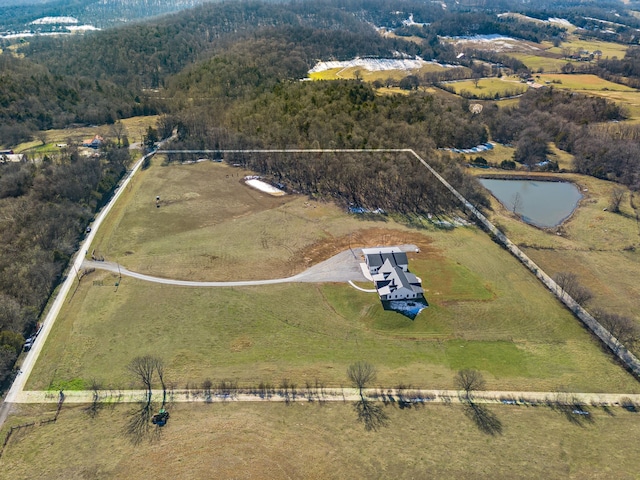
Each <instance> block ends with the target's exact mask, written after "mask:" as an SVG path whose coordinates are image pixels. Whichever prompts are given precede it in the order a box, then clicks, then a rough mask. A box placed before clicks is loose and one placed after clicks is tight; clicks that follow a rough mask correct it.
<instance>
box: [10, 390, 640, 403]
mask: <svg viewBox="0 0 640 480" xmlns="http://www.w3.org/2000/svg"><path fill="white" fill-rule="evenodd" d="M363 394H364V395H365V397H366V398H368V399H369V400H379V401H385V402H402V401H406V402H408V403H444V404H450V403H466V402H468V400H467V397H466V394H464V393H463V392H461V391H459V390H431V389H421V388H412V387H408V388H406V389H403V390H398V389H394V388H390V389H383V388H367V389H364V390H363ZM61 395H62V397H63V400H64V402H65V403H73V404H89V403H109V404H118V403H139V402H141V401H144V400H145V399H146V391H145V390H117V389H114V390H97V391H93V390H72V391H67V392H58V391H46V390H45V391H23V392H21V393H20V394H19V395H18V397H17V398H16V400H15V403H58V402H59V401H60V396H61ZM471 399H472V400H473V402H474V403H484V404H504V405H546V404H549V405H575V406H585V407H586V406H590V405H591V406H621V405H626V404H627V403H629V402H632V403H633V404H634V405H640V394H624V393H585V392H582V393H573V392H558V391H556V392H521V391H474V392H472V393H471ZM162 400H163V392H162V390H159V389H158V390H154V391H153V395H152V401H153V402H157V403H161V402H162ZM358 400H360V393H359V390H358V389H357V388H331V387H326V388H311V389H309V390H308V389H306V388H302V387H301V388H299V389H296V390H295V392H294V391H291V390H288V391H287V393H285V392H283V391H280V390H277V389H276V390H273V391H270V392H266V391H259V390H257V389H256V390H253V391H250V390H249V389H232V390H225V391H224V392H218V391H216V389H215V388H213V389H212V391H211V393H205V392H204V391H203V390H181V389H177V390H168V391H167V403H169V404H171V403H197V402H205V403H224V402H229V403H233V402H257V403H261V402H294V401H297V402H313V401H317V402H355V401H358Z"/></svg>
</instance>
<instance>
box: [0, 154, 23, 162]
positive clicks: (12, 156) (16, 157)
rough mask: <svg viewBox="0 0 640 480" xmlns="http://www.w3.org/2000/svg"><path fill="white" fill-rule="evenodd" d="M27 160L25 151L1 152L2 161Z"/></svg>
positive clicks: (0, 160) (0, 158) (0, 159)
mask: <svg viewBox="0 0 640 480" xmlns="http://www.w3.org/2000/svg"><path fill="white" fill-rule="evenodd" d="M26 160H27V157H26V155H24V154H23V153H2V154H0V163H11V162H15V163H18V162H24V161H26Z"/></svg>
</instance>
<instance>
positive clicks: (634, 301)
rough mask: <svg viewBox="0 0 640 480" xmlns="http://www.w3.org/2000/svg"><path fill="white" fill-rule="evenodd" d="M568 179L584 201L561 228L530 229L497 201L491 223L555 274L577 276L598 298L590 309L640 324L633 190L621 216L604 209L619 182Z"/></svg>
mask: <svg viewBox="0 0 640 480" xmlns="http://www.w3.org/2000/svg"><path fill="white" fill-rule="evenodd" d="M483 173H486V171H485V172H483ZM500 173H501V174H503V173H504V172H500ZM553 175H554V176H556V177H557V176H558V175H557V174H553ZM537 176H542V177H544V176H545V174H537ZM563 177H564V178H566V179H567V180H568V181H573V182H574V183H576V184H577V185H578V186H579V187H580V190H581V191H582V194H583V199H582V201H581V203H580V207H579V209H578V210H577V211H576V212H574V214H573V215H572V216H571V218H570V219H568V220H567V221H566V222H565V223H564V224H562V225H561V226H560V227H557V228H556V229H551V230H549V231H544V230H540V229H538V228H535V227H532V226H529V225H527V224H525V223H524V222H521V221H519V220H516V219H515V218H514V216H513V214H512V213H511V212H508V211H506V210H505V209H504V208H503V207H502V206H501V205H500V204H499V203H498V202H497V201H496V200H495V199H493V198H492V207H493V212H492V214H491V215H490V217H491V220H492V221H494V222H495V223H496V224H497V225H498V226H499V228H501V229H502V230H503V231H505V233H506V234H507V235H508V236H509V238H510V239H511V240H512V241H513V242H514V243H516V244H518V245H519V246H520V247H521V248H522V249H523V250H524V252H525V253H526V254H527V255H528V256H529V257H530V258H531V259H532V260H533V261H534V262H536V263H537V264H538V265H539V266H540V267H541V268H542V269H543V270H545V271H546V272H547V273H548V274H549V275H553V274H555V273H557V272H560V271H569V272H574V273H575V274H576V275H577V276H578V279H579V281H580V283H581V284H583V285H584V286H586V287H588V288H589V289H590V290H591V291H592V292H593V294H594V297H593V299H592V300H591V301H590V302H589V304H588V305H587V307H595V308H602V309H605V310H608V311H612V312H614V313H618V314H621V315H627V316H629V317H631V318H634V319H635V320H636V321H638V322H639V323H640V316H638V307H639V305H638V298H640V287H638V284H637V282H636V280H635V279H636V278H637V277H638V275H640V259H639V258H638V253H637V250H636V249H637V248H638V247H639V245H640V242H639V240H638V239H639V235H640V228H639V227H638V224H637V223H636V220H635V212H634V210H633V209H632V208H631V205H630V194H629V192H627V193H626V196H625V199H624V201H623V204H622V205H621V211H622V213H621V214H615V213H611V212H608V211H604V209H605V208H607V207H608V204H609V197H610V192H611V190H612V189H613V188H615V187H616V185H615V184H612V183H611V182H606V181H603V180H598V179H595V178H592V177H587V176H582V175H577V174H566V175H564V176H563ZM636 202H637V200H636Z"/></svg>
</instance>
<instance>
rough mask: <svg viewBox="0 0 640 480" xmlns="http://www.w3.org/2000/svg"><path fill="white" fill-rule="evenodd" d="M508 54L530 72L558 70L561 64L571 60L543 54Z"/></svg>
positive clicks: (563, 64)
mask: <svg viewBox="0 0 640 480" xmlns="http://www.w3.org/2000/svg"><path fill="white" fill-rule="evenodd" d="M509 56H510V57H513V58H517V59H518V60H520V61H521V62H522V63H524V64H525V65H526V66H527V67H528V68H529V69H530V70H531V71H532V72H560V69H561V68H562V67H563V66H565V65H566V64H567V63H570V62H571V61H568V60H565V59H562V58H555V57H550V56H545V55H544V54H540V55H535V54H527V53H512V54H509Z"/></svg>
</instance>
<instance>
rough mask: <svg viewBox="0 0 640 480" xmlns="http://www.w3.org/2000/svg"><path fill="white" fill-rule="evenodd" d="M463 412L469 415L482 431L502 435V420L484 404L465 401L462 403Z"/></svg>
mask: <svg viewBox="0 0 640 480" xmlns="http://www.w3.org/2000/svg"><path fill="white" fill-rule="evenodd" d="M462 406H463V408H464V414H465V415H466V416H467V417H469V418H470V419H471V420H473V422H474V423H475V424H476V427H478V430H480V431H481V432H482V433H486V434H487V435H502V422H501V421H500V419H499V418H498V417H497V416H496V414H495V413H493V412H492V411H491V410H489V409H488V408H487V406H486V405H482V404H478V403H474V402H472V401H467V402H464V403H463V404H462Z"/></svg>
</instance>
